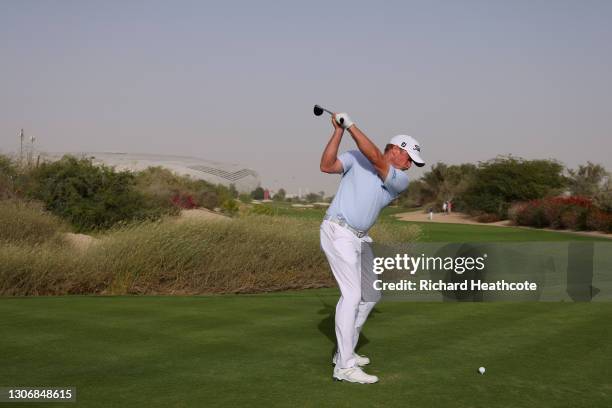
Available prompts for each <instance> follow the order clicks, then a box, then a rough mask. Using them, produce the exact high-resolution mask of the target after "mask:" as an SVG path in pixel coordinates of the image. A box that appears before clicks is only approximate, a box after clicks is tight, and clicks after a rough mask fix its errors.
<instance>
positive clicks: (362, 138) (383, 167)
mask: <svg viewBox="0 0 612 408" xmlns="http://www.w3.org/2000/svg"><path fill="white" fill-rule="evenodd" d="M348 131H349V133H350V134H351V136H353V139H354V140H355V143H357V148H358V149H359V151H360V152H361V153H363V155H364V156H365V157H366V158H367V159H368V160H369V161H370V163H372V165H373V166H374V168H376V172H377V173H378V176H379V177H380V178H381V179H382V180H383V181H384V180H386V179H387V173H389V163H387V160H386V159H385V156H383V154H382V152H381V151H380V150H378V147H376V145H375V144H374V143H372V141H371V140H370V139H368V137H367V136H366V135H365V134H364V133H363V132H362V131H361V130H359V128H358V127H357V126H356V125H353V126H351V127H350V128H348Z"/></svg>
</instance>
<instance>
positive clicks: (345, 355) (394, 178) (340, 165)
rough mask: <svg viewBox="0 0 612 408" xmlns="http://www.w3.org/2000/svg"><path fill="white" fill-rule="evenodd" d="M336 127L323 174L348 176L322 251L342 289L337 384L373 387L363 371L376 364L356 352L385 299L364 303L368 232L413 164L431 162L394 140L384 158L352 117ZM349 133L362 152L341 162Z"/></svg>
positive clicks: (339, 119) (410, 141)
mask: <svg viewBox="0 0 612 408" xmlns="http://www.w3.org/2000/svg"><path fill="white" fill-rule="evenodd" d="M332 125H333V126H334V133H333V135H332V136H331V140H330V141H329V143H328V144H327V146H326V147H325V150H324V151H323V156H322V157H321V171H322V172H325V173H337V174H342V179H341V181H340V186H339V188H338V192H337V193H336V195H335V197H334V199H333V201H332V203H331V205H330V207H329V209H328V210H327V213H326V215H325V219H324V220H323V223H322V224H321V248H322V249H323V251H324V252H325V255H326V256H327V260H328V261H329V265H330V267H331V269H332V272H333V274H334V278H335V279H336V282H338V286H339V287H340V300H338V304H337V305H336V340H337V350H336V354H335V355H334V357H333V360H332V362H333V363H334V364H335V368H334V373H333V378H334V379H335V380H340V381H342V380H345V381H350V382H356V383H361V384H371V383H375V382H377V381H378V377H376V376H374V375H368V374H366V373H365V372H364V371H363V370H362V369H361V368H360V367H362V366H364V365H367V364H369V363H370V360H369V359H368V358H367V357H365V356H360V355H358V354H356V353H355V346H356V345H357V340H358V339H359V332H360V331H361V328H362V326H363V324H364V323H365V321H366V319H367V317H368V314H369V313H370V311H371V310H372V308H373V307H374V305H375V304H376V301H378V299H379V298H380V294H379V293H378V294H377V295H378V298H374V299H371V298H368V299H364V298H363V297H362V288H361V286H362V276H361V257H362V256H364V257H371V256H372V253H371V248H370V244H369V243H371V242H372V239H371V238H370V237H369V236H368V230H369V229H370V227H371V226H372V225H373V224H374V222H376V218H377V217H378V214H379V213H380V211H381V210H382V209H383V208H384V207H386V206H387V205H388V204H389V203H390V202H391V201H393V199H395V198H396V197H397V196H398V195H399V194H400V193H401V192H402V191H404V190H405V189H406V188H407V187H408V176H407V175H406V174H405V173H404V171H405V170H408V169H409V168H410V166H411V165H412V163H414V164H415V165H417V166H419V167H420V166H423V165H424V164H425V162H424V161H423V159H422V158H421V155H420V147H419V143H418V142H417V141H416V140H415V139H414V138H413V137H411V136H406V135H398V136H394V137H393V138H392V139H391V141H389V143H388V144H387V146H386V147H385V152H384V153H382V152H381V151H380V150H379V149H378V148H377V147H376V145H374V143H372V142H371V141H370V139H368V137H367V136H366V135H365V134H364V133H363V132H362V131H361V130H359V128H357V126H355V124H354V123H353V122H352V121H351V118H350V117H349V116H348V115H347V114H346V113H339V114H334V115H332ZM345 129H346V130H348V132H349V133H350V135H351V136H352V137H353V139H354V140H355V143H356V144H357V147H358V149H359V150H351V151H348V152H345V153H343V154H341V155H340V156H338V147H339V146H340V141H341V140H342V134H343V133H344V130H345ZM368 289H370V291H371V290H372V288H368Z"/></svg>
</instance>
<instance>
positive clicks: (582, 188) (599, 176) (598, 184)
mask: <svg viewBox="0 0 612 408" xmlns="http://www.w3.org/2000/svg"><path fill="white" fill-rule="evenodd" d="M567 171H568V173H569V190H570V192H571V193H572V195H580V196H586V197H594V196H595V195H596V194H597V193H598V192H599V191H600V190H601V188H602V187H603V185H604V184H605V182H606V178H608V177H609V173H608V172H607V171H606V169H605V168H604V167H603V166H602V165H600V164H594V163H591V162H587V164H586V165H579V166H578V168H577V169H576V170H572V169H568V170H567Z"/></svg>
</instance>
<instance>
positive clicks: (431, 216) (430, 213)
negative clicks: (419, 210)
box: [429, 207, 433, 221]
mask: <svg viewBox="0 0 612 408" xmlns="http://www.w3.org/2000/svg"><path fill="white" fill-rule="evenodd" d="M432 220H433V208H432V207H429V221H432Z"/></svg>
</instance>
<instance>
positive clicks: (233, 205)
mask: <svg viewBox="0 0 612 408" xmlns="http://www.w3.org/2000/svg"><path fill="white" fill-rule="evenodd" d="M239 210H240V206H239V205H238V203H237V202H236V200H235V199H234V198H228V199H226V200H225V201H223V203H222V204H221V211H222V212H223V213H224V214H226V215H229V216H234V215H236V214H238V211H239Z"/></svg>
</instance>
